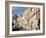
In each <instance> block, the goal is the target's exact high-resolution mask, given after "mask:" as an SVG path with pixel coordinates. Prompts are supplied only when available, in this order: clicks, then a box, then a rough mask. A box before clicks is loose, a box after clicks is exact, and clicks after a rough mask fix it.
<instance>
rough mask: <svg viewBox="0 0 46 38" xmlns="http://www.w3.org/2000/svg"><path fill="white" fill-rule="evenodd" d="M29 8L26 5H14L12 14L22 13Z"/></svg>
mask: <svg viewBox="0 0 46 38" xmlns="http://www.w3.org/2000/svg"><path fill="white" fill-rule="evenodd" d="M26 9H27V8H26V7H12V16H14V15H20V14H22V13H23V12H24V11H25V10H26Z"/></svg>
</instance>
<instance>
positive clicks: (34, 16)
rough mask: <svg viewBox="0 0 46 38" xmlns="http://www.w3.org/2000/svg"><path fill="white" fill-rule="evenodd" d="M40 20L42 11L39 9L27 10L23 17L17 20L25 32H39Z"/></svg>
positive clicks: (19, 26) (20, 16)
mask: <svg viewBox="0 0 46 38" xmlns="http://www.w3.org/2000/svg"><path fill="white" fill-rule="evenodd" d="M39 20H40V9H39V8H27V10H25V11H24V13H23V14H22V15H19V16H18V18H17V23H16V24H17V25H16V26H18V28H21V27H22V28H23V30H38V29H39V28H40V24H39V26H38V22H39Z"/></svg>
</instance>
